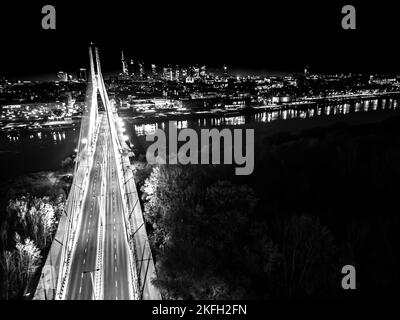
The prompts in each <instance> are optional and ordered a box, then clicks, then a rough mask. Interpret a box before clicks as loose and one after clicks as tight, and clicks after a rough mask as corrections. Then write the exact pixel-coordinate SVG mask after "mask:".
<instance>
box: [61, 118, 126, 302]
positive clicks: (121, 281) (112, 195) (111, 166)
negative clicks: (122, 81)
mask: <svg viewBox="0 0 400 320" xmlns="http://www.w3.org/2000/svg"><path fill="white" fill-rule="evenodd" d="M111 139H112V138H111V132H110V127H109V124H108V121H107V117H106V116H103V117H102V120H101V125H100V130H99V137H98V140H97V143H96V148H95V153H94V161H93V167H92V168H91V171H90V174H89V182H88V192H87V194H86V195H85V197H84V200H83V211H82V213H81V214H82V217H81V223H80V226H79V232H78V240H77V244H76V247H75V249H74V253H73V258H72V262H71V271H70V276H69V277H70V279H69V283H68V287H67V294H66V299H71V300H91V299H94V298H95V297H94V290H93V284H94V279H95V272H103V277H104V278H103V281H104V292H103V294H104V299H105V300H127V299H132V297H130V290H129V289H130V288H129V281H128V277H129V272H130V270H129V260H128V257H129V256H128V255H129V254H130V251H129V244H128V242H127V238H126V229H125V225H124V221H123V219H124V217H123V205H122V201H123V198H122V195H121V189H120V186H119V179H118V176H117V162H116V159H115V155H114V152H113V146H112V140H111ZM104 166H105V170H104ZM104 173H105V175H104ZM102 183H104V185H105V190H104V191H103V192H104V195H102V194H101V192H102V188H101V185H102ZM103 196H105V199H104V197H103ZM102 201H105V235H104V247H103V265H102V266H101V268H100V270H99V271H95V270H96V262H97V249H98V248H97V246H98V235H99V226H100V223H101V222H100V220H99V219H100V215H101V206H102Z"/></svg>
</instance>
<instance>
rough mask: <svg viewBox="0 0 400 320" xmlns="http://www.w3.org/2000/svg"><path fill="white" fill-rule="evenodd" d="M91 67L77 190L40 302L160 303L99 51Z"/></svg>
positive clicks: (52, 253)
mask: <svg viewBox="0 0 400 320" xmlns="http://www.w3.org/2000/svg"><path fill="white" fill-rule="evenodd" d="M89 63H90V72H89V78H88V84H87V92H86V109H85V111H84V114H83V115H82V122H81V129H80V135H79V142H78V148H77V150H78V151H77V157H76V162H75V168H74V176H73V183H72V186H71V190H70V193H69V196H68V199H67V204H66V209H65V215H63V216H62V217H61V220H60V223H59V226H58V229H57V233H56V236H55V239H54V241H53V243H52V246H51V248H50V252H49V255H48V257H47V260H46V264H45V266H44V268H43V270H42V274H41V279H40V281H39V285H38V288H37V290H36V293H35V297H34V299H60V300H64V299H71V300H99V299H106V300H140V299H161V295H160V293H159V291H158V289H157V288H156V287H155V286H154V285H153V284H152V282H151V280H152V279H154V278H155V276H156V274H155V267H154V262H153V257H152V254H151V250H150V246H149V242H148V237H147V233H146V229H145V226H144V221H143V215H142V211H141V207H140V203H139V198H138V194H137V190H136V186H135V182H134V177H133V172H132V170H130V162H129V157H128V155H129V153H130V150H129V148H128V146H127V144H126V143H125V141H124V135H123V131H124V128H123V122H122V120H121V119H119V118H118V116H117V114H116V112H115V110H114V106H113V105H112V103H111V102H110V99H109V97H108V94H107V90H106V88H105V84H104V79H103V76H102V72H101V65H100V59H99V54H98V50H97V48H95V47H94V46H93V45H91V46H90V47H89ZM98 95H100V99H98ZM98 101H99V102H100V105H101V107H102V109H103V111H99V105H98Z"/></svg>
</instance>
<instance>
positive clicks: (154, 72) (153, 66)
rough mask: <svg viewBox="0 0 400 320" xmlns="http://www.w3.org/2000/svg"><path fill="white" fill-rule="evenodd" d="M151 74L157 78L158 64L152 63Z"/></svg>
mask: <svg viewBox="0 0 400 320" xmlns="http://www.w3.org/2000/svg"><path fill="white" fill-rule="evenodd" d="M151 75H152V76H153V78H154V79H156V78H157V66H156V65H155V64H152V65H151Z"/></svg>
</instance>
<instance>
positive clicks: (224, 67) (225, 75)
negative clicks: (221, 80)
mask: <svg viewBox="0 0 400 320" xmlns="http://www.w3.org/2000/svg"><path fill="white" fill-rule="evenodd" d="M222 70H223V72H224V77H225V78H227V77H228V66H227V65H225V64H224V65H223V66H222Z"/></svg>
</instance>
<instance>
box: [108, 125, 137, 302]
mask: <svg viewBox="0 0 400 320" xmlns="http://www.w3.org/2000/svg"><path fill="white" fill-rule="evenodd" d="M107 128H108V130H107V131H106V132H107V133H106V137H107V138H106V143H107V150H108V152H107V168H106V177H105V179H106V236H105V251H104V299H105V300H128V299H132V297H130V296H129V282H128V276H129V272H130V270H129V267H128V266H129V260H128V255H129V254H130V251H129V244H128V241H127V238H126V228H125V225H124V220H123V219H124V217H123V204H122V201H123V198H122V195H121V189H120V185H119V183H120V182H119V179H118V176H117V161H116V159H115V154H114V152H113V151H112V150H113V145H112V140H111V139H112V138H111V132H110V130H109V126H107Z"/></svg>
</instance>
